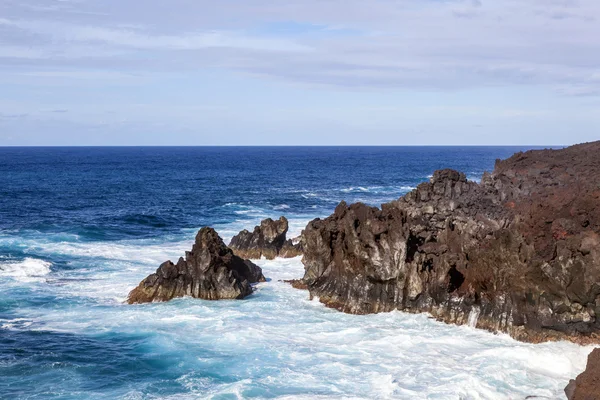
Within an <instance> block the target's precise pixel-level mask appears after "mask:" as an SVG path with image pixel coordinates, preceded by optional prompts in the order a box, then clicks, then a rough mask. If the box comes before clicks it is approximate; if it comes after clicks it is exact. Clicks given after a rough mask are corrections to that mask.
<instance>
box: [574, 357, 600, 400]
mask: <svg viewBox="0 0 600 400" xmlns="http://www.w3.org/2000/svg"><path fill="white" fill-rule="evenodd" d="M565 394H566V395H567V399H569V400H598V399H600V349H594V351H592V352H591V353H590V355H589V356H588V361H587V367H586V369H585V371H583V372H582V373H581V374H579V376H578V377H577V379H572V380H571V382H569V385H568V386H567V387H566V388H565Z"/></svg>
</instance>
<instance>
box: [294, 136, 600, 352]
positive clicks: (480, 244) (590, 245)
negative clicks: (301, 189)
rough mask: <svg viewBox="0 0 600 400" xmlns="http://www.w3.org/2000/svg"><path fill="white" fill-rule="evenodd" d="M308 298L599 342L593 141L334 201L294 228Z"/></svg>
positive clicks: (599, 165)
mask: <svg viewBox="0 0 600 400" xmlns="http://www.w3.org/2000/svg"><path fill="white" fill-rule="evenodd" d="M303 246H304V249H303V250H304V257H303V260H302V261H303V263H304V266H305V275H304V278H303V285H306V287H307V289H308V290H309V291H310V296H311V298H312V297H318V298H319V300H320V301H321V302H322V303H324V304H325V305H327V306H329V307H332V308H336V309H338V310H341V311H344V312H347V313H355V314H366V313H377V312H383V311H392V310H405V311H409V312H428V313H430V314H431V315H432V316H434V317H435V318H437V319H439V320H442V321H445V322H449V323H457V324H469V325H471V326H474V327H478V328H483V329H487V330H490V331H493V332H506V333H509V334H510V335H512V336H513V337H515V338H516V339H519V340H523V341H528V342H540V341H545V340H558V339H568V340H572V341H575V342H579V343H593V342H596V343H597V342H598V341H599V337H600V336H599V335H598V333H599V328H600V323H599V321H600V320H599V319H598V316H600V142H594V143H587V144H581V145H576V146H572V147H569V148H566V149H561V150H535V151H528V152H526V153H517V154H515V155H513V156H512V157H510V158H509V159H507V160H504V161H500V160H497V161H496V165H495V169H494V171H493V173H491V174H490V173H486V174H484V176H483V179H482V182H481V183H480V184H478V183H475V182H470V181H468V180H467V179H466V177H465V175H464V174H462V173H459V172H457V171H453V170H441V171H436V172H435V173H434V175H433V177H432V178H431V181H430V182H426V183H422V184H420V185H419V186H418V187H417V188H416V189H415V190H413V191H412V192H410V193H408V194H407V195H406V196H404V197H402V198H400V199H399V200H396V201H393V202H391V203H387V204H383V205H382V208H381V209H378V208H374V207H369V206H366V205H364V204H361V203H357V204H352V205H347V204H346V203H345V202H342V203H340V204H339V205H338V206H337V208H336V209H335V212H334V213H333V214H332V215H331V216H329V217H328V218H326V219H316V220H313V221H311V222H310V223H309V224H308V226H307V227H306V229H305V230H304V232H303Z"/></svg>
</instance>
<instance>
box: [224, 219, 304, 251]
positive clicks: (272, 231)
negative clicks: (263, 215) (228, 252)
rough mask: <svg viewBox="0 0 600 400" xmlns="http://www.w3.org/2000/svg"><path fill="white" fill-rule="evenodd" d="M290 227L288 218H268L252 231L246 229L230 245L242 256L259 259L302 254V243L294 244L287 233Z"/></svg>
mask: <svg viewBox="0 0 600 400" xmlns="http://www.w3.org/2000/svg"><path fill="white" fill-rule="evenodd" d="M288 229H289V225H288V220H287V218H285V217H283V216H282V217H280V218H279V219H278V220H273V219H271V218H267V219H265V220H263V221H261V223H260V225H258V226H255V227H254V230H253V231H252V232H250V231H248V230H246V229H244V230H243V231H241V232H240V233H238V234H237V235H236V236H234V237H233V238H232V239H231V242H230V243H229V247H230V248H231V249H232V250H233V252H234V253H235V254H236V255H238V256H239V257H242V258H248V259H259V258H261V257H265V258H266V259H267V260H273V259H274V258H275V257H283V258H291V257H296V256H299V255H301V254H302V248H301V245H300V243H296V244H294V243H293V241H292V240H291V239H287V238H286V235H287V232H288Z"/></svg>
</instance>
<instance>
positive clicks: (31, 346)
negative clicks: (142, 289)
mask: <svg viewBox="0 0 600 400" xmlns="http://www.w3.org/2000/svg"><path fill="white" fill-rule="evenodd" d="M519 150H525V149H521V148H511V147H364V148H357V147H335V148H332V147H311V148H309V147H305V148H285V147H281V148H278V147H256V148H235V147H229V148H218V147H214V148H194V147H190V148H186V147H182V148H177V147H170V148H155V147H147V148H0V398H1V399H158V398H169V399H196V398H213V399H235V398H294V399H295V398H305V399H315V398H361V399H387V398H399V399H524V398H525V397H526V396H540V398H551V399H555V398H557V399H558V398H563V393H562V389H563V388H564V386H565V385H566V384H567V383H568V380H569V379H570V378H572V377H573V376H575V375H576V374H577V373H579V372H580V371H581V370H582V369H583V368H584V366H585V357H586V355H587V354H588V353H589V352H590V351H591V348H587V347H580V346H576V345H573V344H570V343H549V344H542V345H531V344H523V343H519V342H516V341H514V340H512V339H510V338H508V337H506V336H504V335H492V334H490V333H487V332H482V331H478V330H475V329H472V328H469V327H456V326H451V325H445V324H442V323H438V322H435V321H432V320H431V319H429V318H427V316H426V315H409V314H403V313H400V312H394V313H386V314H378V315H367V316H353V315H346V314H342V313H339V312H336V311H333V310H329V309H326V308H324V307H323V306H322V305H321V304H320V303H318V302H317V301H308V299H307V294H306V292H303V291H298V290H294V289H292V288H291V287H289V286H288V285H286V284H284V283H281V282H280V280H281V279H291V278H300V277H301V276H302V274H303V268H302V264H301V262H300V259H299V258H296V259H291V260H274V261H264V260H262V261H258V262H257V263H258V264H259V265H261V266H262V267H263V269H264V272H265V275H266V276H267V277H268V278H271V279H270V280H269V281H268V282H265V283H261V284H259V285H258V287H257V291H256V293H255V294H253V295H252V296H250V297H249V298H248V299H247V300H244V301H221V302H207V301H202V300H194V299H178V300H175V301H172V302H170V303H164V304H150V305H136V306H129V305H125V304H124V303H123V300H124V299H125V298H126V296H127V293H128V292H129V290H131V289H132V288H133V287H135V286H136V285H137V283H138V282H139V281H140V280H141V279H143V278H144V277H145V276H147V275H148V274H150V273H151V272H153V271H154V270H155V269H156V268H157V267H158V265H159V264H160V263H161V262H163V261H165V260H167V259H177V258H178V257H179V256H180V255H183V253H184V251H185V250H189V249H190V247H191V244H192V241H193V238H194V234H195V232H196V231H197V229H199V228H200V227H202V226H204V225H210V226H213V227H215V228H216V229H217V231H218V232H219V233H220V234H221V236H222V237H223V238H224V239H225V240H226V241H228V240H229V239H230V238H231V236H233V235H234V234H235V233H237V232H238V231H239V230H241V229H243V228H247V229H251V228H252V227H253V226H254V225H255V224H257V223H258V222H259V221H260V220H261V219H263V218H265V217H279V216H280V215H285V216H287V217H288V219H290V223H291V230H292V232H291V233H292V234H299V233H300V231H301V229H302V228H303V227H304V226H305V225H306V223H307V222H308V221H309V220H311V219H312V218H316V217H325V216H327V215H329V214H330V213H331V212H332V211H333V209H334V208H335V206H336V205H337V203H338V202H339V201H340V200H346V201H348V202H355V201H362V202H365V203H368V204H371V205H379V204H381V203H382V202H386V201H390V200H393V199H396V198H398V197H399V196H401V195H402V194H404V193H406V192H408V191H409V190H411V189H412V188H414V187H415V186H416V185H417V184H419V183H420V182H423V181H425V180H427V179H428V177H429V176H430V175H431V174H432V173H433V171H434V170H436V169H439V168H448V167H449V168H455V169H458V170H461V171H463V172H465V173H466V174H467V176H468V177H469V179H473V180H477V179H479V178H480V177H481V175H482V173H483V171H484V170H491V169H493V166H494V161H495V159H497V158H505V157H508V156H510V155H511V154H513V153H514V152H516V151H519Z"/></svg>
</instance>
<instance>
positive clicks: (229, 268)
mask: <svg viewBox="0 0 600 400" xmlns="http://www.w3.org/2000/svg"><path fill="white" fill-rule="evenodd" d="M264 281H265V277H264V276H263V274H262V270H261V269H260V267H258V266H257V265H254V264H253V263H252V262H250V261H248V260H243V259H241V258H240V257H238V256H236V255H234V254H233V252H232V251H231V249H229V248H228V247H227V246H225V244H224V243H223V240H221V238H220V237H219V235H218V234H217V232H215V230H214V229H212V228H207V227H205V228H202V229H200V231H199V232H198V234H197V235H196V243H195V244H194V246H193V247H192V251H189V252H186V255H185V259H183V258H180V259H179V261H178V262H177V264H173V263H172V262H171V261H167V262H165V263H163V264H162V265H161V266H160V267H159V268H158V269H157V270H156V273H154V274H152V275H150V276H148V277H147V278H146V279H144V280H143V281H142V282H140V284H139V286H138V287H136V288H135V289H133V290H132V291H131V293H129V297H128V300H127V301H128V303H129V304H134V303H149V302H153V301H168V300H171V299H173V298H175V297H183V296H191V297H196V298H200V299H206V300H221V299H242V298H244V297H246V296H248V295H249V294H251V293H252V286H251V284H252V283H256V282H264Z"/></svg>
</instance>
